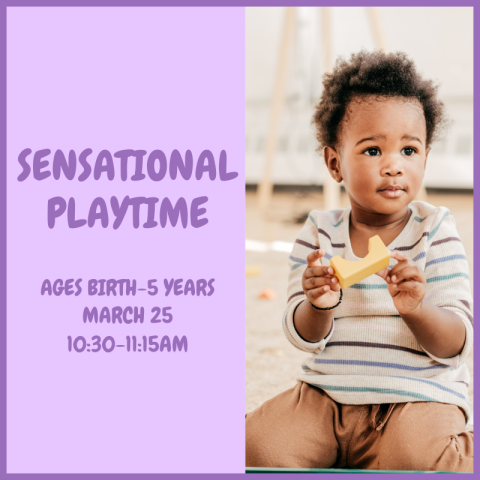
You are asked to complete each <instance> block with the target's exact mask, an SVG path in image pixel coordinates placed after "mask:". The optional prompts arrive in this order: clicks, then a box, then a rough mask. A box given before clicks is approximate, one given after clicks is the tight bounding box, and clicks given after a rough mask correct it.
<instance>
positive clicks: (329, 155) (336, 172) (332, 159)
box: [323, 147, 343, 183]
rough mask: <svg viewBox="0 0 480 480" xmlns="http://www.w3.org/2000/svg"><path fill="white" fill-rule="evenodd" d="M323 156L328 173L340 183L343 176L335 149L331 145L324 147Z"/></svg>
mask: <svg viewBox="0 0 480 480" xmlns="http://www.w3.org/2000/svg"><path fill="white" fill-rule="evenodd" d="M323 157H324V159H325V165H326V166H327V168H328V171H329V172H330V175H331V176H332V178H333V179H334V180H335V181H336V182H337V183H340V182H341V181H342V180H343V177H342V172H341V170H340V159H339V157H338V153H337V151H336V150H335V149H334V148H333V147H324V149H323Z"/></svg>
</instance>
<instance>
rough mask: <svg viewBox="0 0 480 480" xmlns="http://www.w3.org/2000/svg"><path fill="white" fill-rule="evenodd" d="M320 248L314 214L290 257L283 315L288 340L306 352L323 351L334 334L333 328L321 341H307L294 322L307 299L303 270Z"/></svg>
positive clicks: (301, 232) (304, 227) (307, 222)
mask: <svg viewBox="0 0 480 480" xmlns="http://www.w3.org/2000/svg"><path fill="white" fill-rule="evenodd" d="M319 248H320V244H319V240H318V232H317V226H316V224H315V219H314V217H313V214H312V213H310V215H309V216H308V218H307V221H306V222H305V225H304V226H303V228H302V230H301V231H300V234H299V235H298V237H297V239H296V240H295V243H294V244H293V249H292V253H291V255H290V256H289V257H288V264H289V266H290V274H289V277H288V301H287V308H286V310H285V313H284V315H283V331H284V333H285V336H286V337H287V339H288V341H289V342H290V343H291V344H292V345H293V346H294V347H296V348H298V349H299V350H303V351H304V352H316V353H319V352H321V351H322V350H323V349H324V348H325V345H326V344H327V342H328V340H329V339H330V337H331V336H332V334H333V322H332V328H331V329H330V331H329V333H328V335H327V336H326V337H325V338H324V339H323V340H320V341H319V342H314V343H311V342H307V341H306V340H304V339H303V338H302V337H301V336H300V335H299V334H298V332H297V331H296V329H295V324H294V313H295V309H296V308H297V307H298V305H300V303H302V302H303V301H304V300H306V296H305V294H304V292H303V288H302V276H303V272H304V271H305V269H306V268H307V256H308V255H309V254H310V253H311V252H312V251H313V250H317V249H319Z"/></svg>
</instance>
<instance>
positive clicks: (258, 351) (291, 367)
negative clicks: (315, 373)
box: [245, 192, 473, 412]
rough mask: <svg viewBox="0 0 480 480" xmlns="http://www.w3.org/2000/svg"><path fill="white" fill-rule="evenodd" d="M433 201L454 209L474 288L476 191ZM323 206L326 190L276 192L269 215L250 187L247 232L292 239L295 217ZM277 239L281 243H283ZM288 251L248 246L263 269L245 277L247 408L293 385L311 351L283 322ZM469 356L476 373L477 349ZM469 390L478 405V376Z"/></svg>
mask: <svg viewBox="0 0 480 480" xmlns="http://www.w3.org/2000/svg"><path fill="white" fill-rule="evenodd" d="M428 201H429V203H431V204H433V205H436V206H440V205H443V206H446V207H448V208H449V209H450V210H451V212H452V213H453V215H454V217H455V221H456V224H457V228H458V231H459V234H460V237H461V239H462V242H463V244H464V246H465V249H466V253H467V258H468V259H469V264H470V265H469V266H470V279H471V286H472V288H473V195H469V194H441V195H439V194H429V196H428ZM347 202H348V200H347V198H346V197H345V196H343V197H342V206H343V207H346V206H348V203H347ZM322 208H323V199H322V195H321V193H304V194H299V193H275V194H274V196H273V201H272V206H271V208H270V211H269V213H268V215H266V216H264V215H262V214H261V213H260V211H259V209H258V207H257V201H256V196H255V193H253V192H247V194H246V238H247V239H248V240H253V241H257V242H268V243H270V242H290V243H292V242H293V241H294V240H295V238H296V235H297V233H298V232H299V230H300V228H301V226H302V224H303V222H302V223H297V222H295V218H298V217H301V216H303V215H304V214H306V213H308V211H310V210H313V209H318V210H321V209H322ZM263 245H265V244H263ZM278 245H280V249H281V247H282V245H281V244H277V246H278ZM274 247H275V246H274ZM288 255H289V253H287V252H282V251H275V250H271V251H264V252H259V251H251V249H248V248H247V251H246V252H245V257H246V264H247V266H255V267H258V269H259V270H260V274H259V275H256V276H247V277H246V412H250V411H252V410H253V409H255V408H257V407H258V406H260V405H261V404H262V403H263V402H265V401H266V400H268V399H269V398H272V397H273V396H275V395H277V394H278V393H280V392H282V391H284V390H287V389H288V388H291V387H292V386H294V385H295V377H296V376H297V375H298V374H299V373H301V367H300V365H301V361H302V360H303V359H304V358H305V356H306V355H308V354H306V353H305V352H301V351H300V350H297V349H296V348H294V347H293V346H292V345H291V344H290V343H289V342H288V341H287V340H286V338H285V337H284V334H283V331H282V327H281V319H282V314H283V311H284V309H285V305H286V301H287V296H286V292H287V277H288V272H289V268H288V265H287V258H288ZM266 288H270V289H272V290H273V291H274V292H275V293H276V298H275V299H271V300H266V299H261V298H259V294H260V293H261V292H262V291H263V290H264V289H266ZM467 361H468V366H469V369H470V373H471V375H472V378H473V352H472V353H471V354H470V355H469V357H468V360H467ZM469 395H470V402H471V404H472V405H473V402H472V399H473V380H472V381H471V382H470V390H469Z"/></svg>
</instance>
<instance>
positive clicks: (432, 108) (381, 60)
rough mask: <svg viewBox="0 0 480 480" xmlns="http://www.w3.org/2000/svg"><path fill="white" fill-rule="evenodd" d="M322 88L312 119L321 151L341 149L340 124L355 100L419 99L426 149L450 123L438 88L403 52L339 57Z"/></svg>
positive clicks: (367, 53) (360, 53) (365, 53)
mask: <svg viewBox="0 0 480 480" xmlns="http://www.w3.org/2000/svg"><path fill="white" fill-rule="evenodd" d="M323 87H324V88H323V92H322V96H321V98H320V101H319V102H318V104H317V105H316V107H315V114H314V116H313V119H312V124H313V125H314V127H315V131H316V137H317V140H318V142H319V144H320V147H319V151H321V150H322V149H323V147H325V146H332V147H336V146H338V143H339V132H340V125H341V123H342V120H343V119H344V116H345V112H346V109H347V106H348V104H349V103H350V102H351V101H352V100H353V99H362V98H365V97H372V96H373V97H378V98H382V97H403V98H405V99H406V100H410V99H412V100H413V99H417V100H418V101H419V102H420V104H421V105H422V107H423V113H424V115H425V121H426V125H427V146H430V145H431V143H432V142H433V141H435V140H436V139H437V137H438V135H439V133H440V131H442V130H443V129H444V128H445V127H446V126H448V123H449V122H448V120H447V118H446V117H445V113H444V105H443V103H442V102H441V101H440V100H439V99H438V98H437V90H438V85H435V84H434V82H433V81H432V80H424V79H423V78H422V77H421V76H420V74H419V73H418V72H417V70H416V68H415V64H414V63H413V61H412V60H410V59H409V58H408V57H407V55H406V54H405V53H403V52H396V53H385V52H382V51H374V52H367V51H365V50H362V51H361V52H359V53H354V54H352V56H351V57H350V60H349V61H347V60H344V59H343V58H339V59H338V60H337V62H336V64H335V68H334V69H333V71H332V72H331V73H326V74H325V75H324V79H323Z"/></svg>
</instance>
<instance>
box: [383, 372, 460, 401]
mask: <svg viewBox="0 0 480 480" xmlns="http://www.w3.org/2000/svg"><path fill="white" fill-rule="evenodd" d="M392 377H393V378H406V379H407V380H413V381H414V382H422V383H428V384H429V385H433V386H434V387H437V388H439V389H440V390H443V391H445V392H449V393H451V394H453V395H456V396H457V397H460V398H463V399H464V400H466V398H465V397H464V396H463V395H462V394H461V393H458V392H456V391H455V390H451V389H450V388H447V387H444V386H443V385H440V384H439V383H437V382H432V381H431V380H424V379H423V378H413V377H401V376H396V375H392Z"/></svg>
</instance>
